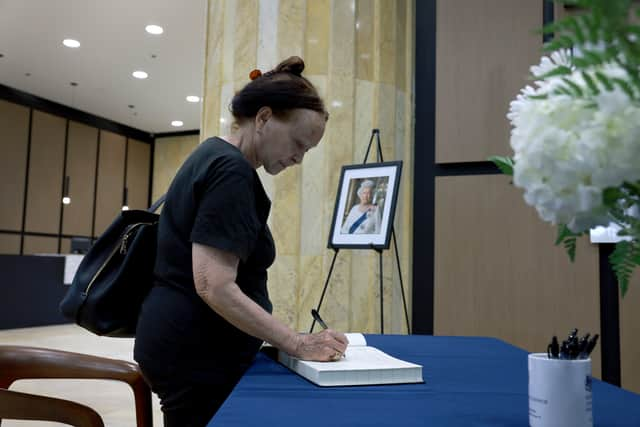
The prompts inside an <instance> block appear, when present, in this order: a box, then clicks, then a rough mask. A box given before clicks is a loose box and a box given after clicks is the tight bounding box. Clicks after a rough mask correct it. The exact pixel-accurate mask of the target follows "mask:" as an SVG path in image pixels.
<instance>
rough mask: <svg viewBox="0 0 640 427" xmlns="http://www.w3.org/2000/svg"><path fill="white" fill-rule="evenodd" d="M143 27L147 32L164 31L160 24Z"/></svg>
mask: <svg viewBox="0 0 640 427" xmlns="http://www.w3.org/2000/svg"><path fill="white" fill-rule="evenodd" d="M144 29H145V30H146V32H147V33H149V34H154V35H158V34H162V33H164V29H162V27H161V26H160V25H147V26H146V27H144Z"/></svg>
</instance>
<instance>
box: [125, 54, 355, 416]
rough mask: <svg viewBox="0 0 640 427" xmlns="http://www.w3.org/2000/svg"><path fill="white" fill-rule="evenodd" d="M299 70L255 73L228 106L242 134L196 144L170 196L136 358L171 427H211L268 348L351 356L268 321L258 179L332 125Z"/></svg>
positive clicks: (267, 238) (287, 64) (289, 64)
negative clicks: (266, 345)
mask: <svg viewBox="0 0 640 427" xmlns="http://www.w3.org/2000/svg"><path fill="white" fill-rule="evenodd" d="M303 69H304V62H303V61H302V59H300V58H298V57H292V58H289V59H288V60H286V61H284V62H282V63H281V64H280V65H278V66H277V67H276V68H275V69H274V70H272V71H270V72H268V73H265V74H264V75H259V74H260V73H259V71H257V70H254V72H252V73H251V77H252V79H254V80H253V81H251V82H250V83H248V84H247V85H246V86H245V87H244V88H243V89H242V90H241V91H239V92H238V93H237V94H236V95H235V96H234V98H233V100H232V103H231V112H232V114H233V116H234V118H235V121H236V126H235V128H234V129H235V130H234V131H233V132H232V133H231V135H228V136H223V137H216V138H210V139H208V140H206V141H205V142H203V143H202V144H200V146H199V147H198V148H197V149H196V150H195V151H194V152H193V153H192V154H191V155H190V156H189V158H188V159H187V160H186V162H185V163H184V164H183V165H182V167H181V168H180V170H179V171H178V173H177V175H176V177H175V178H174V180H173V182H172V183H171V186H170V188H169V191H168V192H167V198H166V201H165V204H164V207H163V210H162V215H161V216H160V223H159V227H158V246H157V248H158V253H157V259H156V265H155V269H154V275H155V286H154V287H153V289H152V290H151V292H150V294H149V296H148V297H147V298H146V300H145V302H144V305H143V307H142V311H141V314H140V317H139V320H138V328H137V333H136V343H135V349H134V357H135V360H136V361H137V362H138V364H139V365H140V368H141V370H142V372H143V374H144V376H145V378H146V379H147V381H148V382H149V384H150V385H151V388H152V390H153V391H154V392H155V393H157V394H158V396H159V397H160V402H161V405H162V411H163V414H164V422H165V426H169V427H173V426H180V427H186V426H197V427H201V426H204V425H206V424H207V423H208V421H209V420H210V419H211V417H212V416H213V414H214V413H215V412H216V410H217V409H218V408H219V406H220V405H221V404H222V402H224V399H225V398H226V397H227V395H228V394H229V393H230V392H231V390H232V388H233V386H234V385H235V384H236V382H237V381H238V379H239V378H240V377H241V376H242V374H243V373H244V371H245V370H246V368H247V367H248V366H249V364H250V363H251V361H252V360H253V358H254V356H255V354H256V352H257V351H258V349H259V347H260V345H261V344H262V342H263V341H267V342H269V343H271V344H272V345H274V346H275V347H277V348H279V349H281V350H284V351H286V352H287V353H289V354H291V355H294V356H296V357H298V358H302V359H308V360H317V361H331V360H338V359H339V358H340V357H341V356H342V354H343V353H344V351H345V349H346V345H347V339H346V337H345V336H344V335H343V334H341V333H338V332H335V331H332V330H325V331H322V332H320V333H317V334H312V335H306V334H298V333H296V332H295V331H293V330H292V329H290V328H289V327H288V326H286V325H285V324H284V323H282V322H281V321H279V320H277V319H276V318H275V317H273V316H272V315H271V314H270V313H271V302H270V301H269V296H268V293H267V286H266V281H267V268H268V267H269V266H270V265H271V264H272V262H273V261H274V258H275V248H274V243H273V239H272V237H271V233H270V232H269V228H268V227H267V217H268V216H269V210H270V206H271V202H270V201H269V199H268V197H267V195H266V193H265V191H264V189H263V187H262V184H261V182H260V179H259V178H258V174H257V173H256V169H258V168H259V167H264V168H265V170H266V171H267V172H268V173H269V174H272V175H276V174H278V173H280V172H281V171H283V170H284V169H286V168H287V167H289V166H292V165H295V164H298V163H300V162H301V161H302V158H303V157H304V154H305V153H306V152H307V151H308V150H310V149H311V148H313V147H315V146H316V145H317V144H318V143H319V141H320V139H321V138H322V135H323V133H324V128H325V122H326V121H327V117H328V114H327V112H326V110H325V109H324V104H323V102H322V100H321V99H320V97H319V96H318V94H317V92H316V89H315V88H314V87H313V85H312V84H311V83H310V82H309V81H308V80H307V79H305V78H304V77H302V76H301V73H302V70H303Z"/></svg>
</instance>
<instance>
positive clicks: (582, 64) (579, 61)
mask: <svg viewBox="0 0 640 427" xmlns="http://www.w3.org/2000/svg"><path fill="white" fill-rule="evenodd" d="M571 63H572V64H573V65H575V66H576V67H577V68H579V69H583V68H589V67H592V66H593V65H596V64H594V62H592V61H590V60H588V59H586V58H582V57H579V56H574V57H573V58H571Z"/></svg>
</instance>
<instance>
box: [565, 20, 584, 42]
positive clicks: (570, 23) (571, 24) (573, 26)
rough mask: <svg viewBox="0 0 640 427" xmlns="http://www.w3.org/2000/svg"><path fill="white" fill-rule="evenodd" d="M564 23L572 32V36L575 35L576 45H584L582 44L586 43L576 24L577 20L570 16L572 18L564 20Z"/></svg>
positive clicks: (578, 25)
mask: <svg viewBox="0 0 640 427" xmlns="http://www.w3.org/2000/svg"><path fill="white" fill-rule="evenodd" d="M566 22H567V24H568V26H569V27H570V28H571V29H572V30H573V34H574V35H575V37H576V40H577V41H578V43H580V44H584V42H585V41H586V38H585V36H584V33H583V32H582V29H581V28H580V24H579V23H578V20H577V19H576V18H575V17H573V16H572V17H569V18H568V19H567V20H566Z"/></svg>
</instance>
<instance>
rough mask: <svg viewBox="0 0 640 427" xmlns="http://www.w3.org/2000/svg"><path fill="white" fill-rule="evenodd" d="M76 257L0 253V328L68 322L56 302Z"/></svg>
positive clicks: (62, 295)
mask: <svg viewBox="0 0 640 427" xmlns="http://www.w3.org/2000/svg"><path fill="white" fill-rule="evenodd" d="M78 256H79V255H70V256H62V255H51V256H39V255H0V329H11V328H27V327H31V326H44V325H57V324H61V323H69V320H68V319H65V318H64V317H62V314H61V313H60V310H59V309H58V305H59V304H60V301H61V300H62V298H63V297H64V295H65V294H66V292H67V289H68V286H65V284H64V282H65V271H66V272H67V276H72V273H71V272H70V269H71V268H73V266H74V265H76V264H77V261H78V260H79V258H77V257H78ZM70 261H71V262H70ZM76 268H77V267H76Z"/></svg>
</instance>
